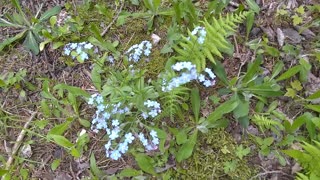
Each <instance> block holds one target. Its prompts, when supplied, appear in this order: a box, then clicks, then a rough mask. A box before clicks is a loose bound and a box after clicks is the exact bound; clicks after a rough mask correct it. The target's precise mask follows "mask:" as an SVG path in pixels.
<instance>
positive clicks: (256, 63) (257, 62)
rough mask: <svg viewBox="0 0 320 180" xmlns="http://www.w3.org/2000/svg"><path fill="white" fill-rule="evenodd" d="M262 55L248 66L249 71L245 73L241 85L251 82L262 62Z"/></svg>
mask: <svg viewBox="0 0 320 180" xmlns="http://www.w3.org/2000/svg"><path fill="white" fill-rule="evenodd" d="M262 59H263V57H262V55H258V56H257V58H256V59H255V61H254V62H253V63H252V64H250V65H249V69H248V70H247V72H246V75H245V76H244V77H243V80H242V81H243V83H247V82H249V81H251V80H252V78H253V77H254V76H255V74H256V73H257V72H258V71H259V69H260V68H259V66H260V64H261V62H262Z"/></svg>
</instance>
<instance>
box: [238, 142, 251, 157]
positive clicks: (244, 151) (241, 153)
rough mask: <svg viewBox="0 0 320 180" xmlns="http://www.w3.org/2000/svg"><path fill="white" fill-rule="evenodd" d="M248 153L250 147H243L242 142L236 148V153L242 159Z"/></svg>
mask: <svg viewBox="0 0 320 180" xmlns="http://www.w3.org/2000/svg"><path fill="white" fill-rule="evenodd" d="M249 153H250V148H249V147H248V148H245V149H244V148H243V146H242V144H241V145H240V146H238V147H237V148H236V155H237V156H238V158H240V159H241V160H242V158H243V157H244V156H246V155H248V154H249Z"/></svg>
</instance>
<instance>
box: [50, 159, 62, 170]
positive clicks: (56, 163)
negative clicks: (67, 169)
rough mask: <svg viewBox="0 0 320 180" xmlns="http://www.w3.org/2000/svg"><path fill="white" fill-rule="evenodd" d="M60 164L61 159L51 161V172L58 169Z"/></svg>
mask: <svg viewBox="0 0 320 180" xmlns="http://www.w3.org/2000/svg"><path fill="white" fill-rule="evenodd" d="M60 162H61V159H55V160H53V162H52V163H51V170H52V171H55V170H56V169H57V168H58V167H59V165H60Z"/></svg>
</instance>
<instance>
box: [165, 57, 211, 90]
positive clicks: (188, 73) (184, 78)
mask: <svg viewBox="0 0 320 180" xmlns="http://www.w3.org/2000/svg"><path fill="white" fill-rule="evenodd" d="M171 68H172V69H173V70H174V71H177V72H182V71H183V72H182V73H181V75H180V76H177V77H174V78H172V79H171V80H170V81H169V82H167V80H166V79H164V80H163V86H162V91H164V92H168V91H171V90H172V89H174V88H176V87H179V86H181V85H183V84H186V83H189V82H191V81H192V80H196V79H198V80H199V81H200V82H201V83H203V85H204V86H205V87H210V86H214V85H215V78H216V76H215V74H214V73H213V72H212V70H211V69H209V68H206V69H205V72H206V73H207V74H208V75H209V77H206V76H205V75H203V74H198V73H197V70H196V66H195V65H194V64H192V63H191V62H177V63H176V64H174V65H172V66H171Z"/></svg>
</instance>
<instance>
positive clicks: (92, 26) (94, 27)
mask: <svg viewBox="0 0 320 180" xmlns="http://www.w3.org/2000/svg"><path fill="white" fill-rule="evenodd" d="M89 30H90V32H91V33H92V34H94V37H95V38H97V40H98V41H100V42H102V41H103V38H102V37H101V35H100V29H99V28H98V27H97V25H96V24H94V23H92V24H90V28H89Z"/></svg>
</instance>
